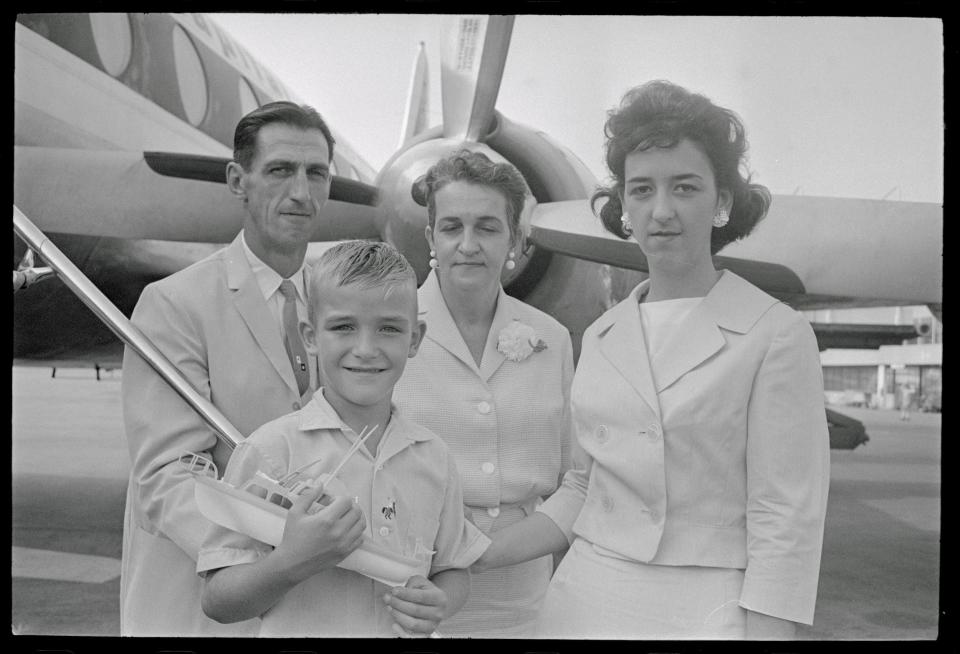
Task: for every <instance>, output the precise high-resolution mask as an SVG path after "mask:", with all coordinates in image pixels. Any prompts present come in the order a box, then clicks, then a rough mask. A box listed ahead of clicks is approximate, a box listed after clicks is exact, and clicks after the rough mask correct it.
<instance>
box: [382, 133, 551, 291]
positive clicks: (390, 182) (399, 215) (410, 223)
mask: <svg viewBox="0 0 960 654" xmlns="http://www.w3.org/2000/svg"><path fill="white" fill-rule="evenodd" d="M462 148H467V149H469V150H471V151H474V152H482V153H483V154H485V155H487V156H488V157H490V159H491V160H493V161H497V162H506V161H507V160H506V159H505V158H504V157H503V156H501V155H500V154H498V153H497V152H495V151H494V150H492V149H490V148H489V147H487V146H486V145H484V144H482V143H471V142H464V141H457V140H453V139H445V138H442V137H441V136H440V130H439V128H436V129H432V130H429V131H428V132H424V133H423V134H421V135H420V136H419V137H418V138H417V139H416V140H415V141H413V142H412V143H411V144H410V145H408V146H407V147H406V148H405V149H404V150H401V151H400V152H398V153H397V154H395V155H394V156H393V157H391V159H390V160H389V161H387V163H386V164H385V165H384V167H383V169H382V170H381V171H380V174H379V175H378V176H377V180H376V185H377V187H378V188H379V189H380V203H379V205H378V209H379V216H378V218H377V224H378V227H379V230H380V234H381V236H382V238H383V240H385V241H387V242H389V243H391V244H392V245H394V246H395V247H396V248H397V249H399V250H400V251H401V252H403V254H404V256H405V257H406V258H407V260H408V261H410V263H411V265H413V267H414V268H415V269H416V271H417V282H418V283H421V282H423V280H424V279H425V278H426V276H427V273H429V272H430V268H429V261H430V254H429V246H428V245H427V239H426V235H425V228H426V226H427V209H426V207H422V206H420V205H419V204H417V203H416V202H415V201H414V199H413V195H412V194H411V189H412V187H413V183H414V182H415V181H416V180H417V179H418V178H420V177H421V176H422V175H424V174H426V172H427V170H429V168H430V167H431V166H432V165H433V164H435V163H436V162H437V161H439V160H440V159H442V158H443V157H445V156H447V155H448V154H450V153H452V152H454V151H456V150H459V149H462ZM535 205H536V200H535V199H534V197H533V195H532V194H531V193H530V189H529V186H528V188H527V199H526V202H525V203H524V210H523V215H522V216H521V217H520V226H521V230H522V232H523V234H524V235H526V234H527V233H529V227H530V215H531V213H532V212H533V207H534V206H535ZM525 250H526V251H525ZM530 254H531V253H530V252H529V249H528V248H523V247H521V248H520V251H519V252H517V257H516V262H517V266H516V268H514V269H513V270H506V269H504V271H503V274H502V278H501V281H502V283H503V285H504V287H507V286H509V285H510V282H511V281H513V280H514V279H516V278H517V277H518V276H519V275H520V274H521V273H522V272H523V269H524V267H525V266H526V264H527V263H528V261H529V258H530Z"/></svg>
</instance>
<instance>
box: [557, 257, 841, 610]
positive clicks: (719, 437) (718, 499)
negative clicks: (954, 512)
mask: <svg viewBox="0 0 960 654" xmlns="http://www.w3.org/2000/svg"><path fill="white" fill-rule="evenodd" d="M648 284H649V281H646V282H643V283H642V284H641V285H640V286H638V287H637V289H635V290H634V291H633V293H631V294H630V296H629V297H628V298H627V299H625V300H624V301H623V302H622V303H620V304H618V305H617V306H615V307H613V308H612V309H610V310H609V311H608V312H607V313H605V314H604V315H602V316H601V317H600V318H599V319H598V320H597V321H596V322H595V323H594V324H593V325H591V326H590V328H588V329H587V331H586V332H585V333H584V337H583V350H582V354H581V357H580V360H579V362H578V365H577V371H576V374H575V376H574V382H573V387H572V389H571V409H572V413H573V421H574V430H575V434H576V440H577V444H578V446H579V447H578V448H577V450H575V459H576V462H575V469H573V470H571V471H570V472H568V473H567V476H566V477H565V479H564V484H563V486H562V487H561V489H560V490H559V491H558V492H557V493H555V494H554V496H553V497H552V498H551V499H550V500H548V501H547V503H546V504H544V505H543V506H542V507H540V510H542V511H544V512H546V513H547V514H548V515H550V517H551V518H553V519H554V521H555V522H557V524H558V525H559V526H560V527H561V528H562V529H564V530H565V531H566V533H567V534H568V537H569V538H572V536H573V535H574V534H575V535H578V536H581V537H583V538H585V539H586V540H588V541H589V542H591V543H593V544H594V545H596V546H599V547H601V548H603V549H604V550H606V551H607V552H608V553H610V554H612V555H614V556H619V557H623V558H627V559H631V560H636V561H641V562H649V563H653V564H662V565H693V566H717V567H728V568H740V569H745V571H746V572H745V577H744V585H743V590H742V593H741V596H740V604H741V606H743V607H744V608H747V609H751V610H755V611H759V612H761V613H767V614H770V615H774V616H777V617H781V618H785V619H788V620H793V621H797V622H803V623H810V622H812V620H813V609H814V603H815V600H816V591H817V581H818V575H819V567H820V551H821V545H822V540H823V522H824V515H825V511H826V501H827V488H828V484H829V463H830V452H829V438H828V433H827V424H826V414H825V408H824V399H823V382H822V374H821V367H820V358H819V353H818V349H817V343H816V339H815V337H814V334H813V330H812V329H811V328H810V326H809V324H808V323H807V322H806V320H804V318H803V317H802V316H801V315H800V314H798V313H797V312H796V311H793V310H792V309H790V308H789V307H787V306H786V305H784V304H782V303H780V302H778V301H777V300H776V299H774V298H772V297H770V296H769V295H767V294H766V293H764V292H762V291H761V290H759V289H757V288H756V287H754V286H752V285H751V284H749V283H748V282H746V281H745V280H743V279H741V278H740V277H738V276H737V275H735V274H733V273H731V272H729V271H725V272H724V273H723V274H722V276H721V277H720V279H719V280H718V281H717V283H716V284H715V285H714V287H713V288H712V289H711V291H710V292H709V293H708V295H707V296H706V297H705V298H704V299H703V301H702V302H701V303H700V304H698V305H697V306H696V307H695V308H694V309H693V310H692V312H691V313H690V314H689V315H688V316H687V317H686V319H685V320H684V321H683V322H682V324H681V325H679V326H678V327H677V329H676V330H675V332H674V333H673V334H672V335H671V336H670V337H669V340H668V341H666V342H664V343H663V346H662V347H660V349H659V351H658V352H657V353H656V354H655V359H654V360H653V362H652V363H651V361H650V360H649V359H648V356H647V352H646V348H645V347H644V344H643V340H642V339H643V338H644V336H643V329H642V325H641V321H640V315H639V307H638V305H637V298H638V297H639V296H640V294H642V293H644V292H645V291H646V288H647V286H648ZM651 367H652V368H653V369H654V370H655V371H656V380H657V382H656V384H655V382H654V375H652V374H651Z"/></svg>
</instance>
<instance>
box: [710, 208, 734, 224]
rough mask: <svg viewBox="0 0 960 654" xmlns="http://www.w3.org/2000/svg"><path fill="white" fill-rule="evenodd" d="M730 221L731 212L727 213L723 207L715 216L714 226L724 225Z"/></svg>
mask: <svg viewBox="0 0 960 654" xmlns="http://www.w3.org/2000/svg"><path fill="white" fill-rule="evenodd" d="M728 222H730V214H729V213H727V210H726V209H721V210H720V211H718V212H717V215H716V216H714V217H713V226H714V227H723V226H724V225H726V224H727V223H728Z"/></svg>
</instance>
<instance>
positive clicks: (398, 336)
mask: <svg viewBox="0 0 960 654" xmlns="http://www.w3.org/2000/svg"><path fill="white" fill-rule="evenodd" d="M307 295H308V304H309V309H310V321H309V322H302V323H301V324H300V330H301V334H302V336H303V340H304V343H305V345H306V348H307V350H308V351H309V352H310V353H311V354H313V355H316V356H318V357H319V365H320V373H321V377H322V379H323V380H324V386H323V387H321V388H320V389H319V390H318V391H317V392H316V393H314V395H313V398H312V399H311V401H310V402H309V403H308V404H307V405H306V406H304V407H303V408H302V409H301V410H299V411H296V412H294V413H291V414H288V415H286V416H283V417H281V418H278V419H276V420H274V421H272V422H269V423H267V424H266V425H264V426H263V427H261V428H260V429H258V430H257V431H256V432H254V433H253V434H252V435H251V436H250V438H248V439H247V440H246V441H245V442H244V443H243V444H242V445H241V446H240V447H238V448H237V450H236V451H235V452H234V454H233V456H232V457H231V459H230V462H229V464H228V466H227V469H226V472H225V474H224V480H225V481H228V482H230V483H233V484H240V483H242V482H244V481H246V480H247V479H249V478H250V477H252V476H253V475H254V473H255V472H256V471H257V470H260V471H262V472H264V473H265V474H267V475H269V476H271V477H273V478H274V479H280V478H282V477H283V476H285V475H286V474H288V473H290V472H292V471H293V470H296V469H297V468H298V467H301V466H302V465H304V464H307V463H309V462H311V461H316V464H314V465H311V466H310V467H309V468H308V469H307V470H305V471H304V472H305V474H304V476H305V477H307V478H310V477H316V476H319V475H320V474H321V473H324V472H326V473H329V472H332V470H333V468H334V467H335V466H336V465H337V464H338V463H339V462H340V460H341V458H342V457H343V455H344V454H345V453H346V452H347V450H348V449H349V448H350V446H351V445H352V444H353V443H354V442H355V441H356V439H357V437H358V434H359V433H360V432H361V431H362V430H363V429H364V428H365V427H367V428H372V427H374V426H378V427H377V429H376V430H375V431H374V432H373V434H372V435H371V436H369V437H368V438H367V440H366V441H365V442H364V444H363V446H361V447H360V449H359V450H358V451H357V452H356V453H355V454H354V455H353V457H351V458H350V459H349V460H348V461H347V463H346V464H345V465H344V466H343V468H341V470H340V472H339V473H338V474H337V479H338V480H339V481H341V482H342V483H343V484H344V485H345V486H346V487H347V488H348V489H349V495H348V496H347V497H337V498H334V499H333V501H332V502H331V503H330V504H329V505H327V506H325V507H319V510H317V509H318V507H316V506H314V507H311V504H312V503H313V502H314V500H316V499H318V498H319V497H320V495H321V493H319V492H317V491H313V492H308V493H305V494H304V495H302V496H300V497H299V498H297V500H296V502H295V503H294V504H293V506H292V507H291V508H290V509H289V512H288V515H287V519H286V524H285V528H284V536H283V542H282V543H280V545H278V546H277V547H276V548H272V547H271V546H269V545H266V544H264V543H261V542H259V541H256V540H254V539H252V538H250V537H247V536H244V535H243V534H238V533H236V532H233V531H231V530H229V529H225V528H223V527H219V526H217V525H214V527H213V528H211V529H210V530H209V531H208V533H207V537H206V540H205V542H204V545H203V547H202V548H201V551H200V556H199V558H198V561H197V571H198V572H199V573H201V574H202V575H204V574H205V581H204V589H203V596H202V605H203V610H204V612H205V613H206V614H207V615H208V616H210V617H211V618H213V619H214V620H217V621H218V622H234V621H238V620H246V619H248V618H251V617H255V616H262V626H261V629H260V635H261V636H341V637H344V636H392V635H406V634H418V635H426V634H430V633H432V632H433V631H434V630H435V629H436V628H437V625H438V624H439V623H440V621H441V620H442V619H443V618H446V617H448V616H449V615H452V614H453V613H455V612H456V611H457V610H458V609H459V608H460V607H461V606H462V605H463V603H464V601H465V600H466V595H467V592H468V590H469V573H468V572H467V568H468V567H469V566H470V564H471V563H473V562H474V561H475V560H476V559H477V558H478V557H479V556H480V554H481V553H482V552H483V550H484V549H485V548H486V547H487V545H488V544H489V540H488V539H487V538H486V537H485V536H484V535H483V534H482V533H481V532H480V531H479V530H477V529H476V528H475V527H474V526H473V525H472V524H470V523H469V522H468V521H466V520H465V519H464V514H463V500H462V495H461V490H460V482H459V476H458V474H457V470H456V467H455V464H454V458H453V456H452V455H451V454H450V453H449V452H448V450H447V448H446V445H445V444H444V443H443V441H442V440H441V439H440V438H438V437H437V436H435V435H434V434H433V433H431V432H429V431H428V430H426V429H424V428H422V427H419V426H418V425H416V424H414V423H412V422H409V421H407V420H405V419H404V418H403V417H402V416H400V415H398V414H397V413H396V412H394V411H393V410H392V406H391V397H392V394H393V386H394V384H395V383H396V381H397V380H398V379H399V378H400V375H401V374H402V373H403V369H404V366H405V365H406V359H407V358H409V357H413V356H414V355H415V354H416V352H417V348H418V347H419V345H420V342H421V340H422V339H423V335H424V333H425V331H426V325H425V323H424V322H422V321H418V319H417V284H416V276H415V274H414V272H413V269H412V268H411V267H410V264H409V263H407V261H406V260H405V259H404V258H403V256H402V255H401V254H400V253H399V252H397V251H396V250H395V249H394V248H393V247H392V246H390V245H388V244H385V243H374V242H367V241H349V242H346V243H340V244H338V245H336V246H334V247H333V248H331V249H330V250H328V251H327V252H325V253H324V255H323V256H322V257H321V258H320V259H319V260H318V261H317V263H316V264H315V266H314V267H313V269H312V270H311V271H310V281H309V291H308V293H307ZM364 516H366V518H365V517H364ZM364 533H366V534H367V536H368V537H369V538H370V539H372V540H373V541H374V542H376V543H377V544H379V545H383V546H385V547H388V548H390V549H392V550H394V551H396V552H398V553H400V554H403V555H405V556H408V557H414V556H417V555H419V556H420V557H421V560H424V562H425V569H429V571H430V572H429V578H426V577H424V576H420V575H416V576H414V577H412V578H411V579H410V580H409V581H408V582H407V584H406V586H405V587H397V588H393V589H391V588H388V587H386V586H384V585H383V584H380V583H379V582H376V581H373V580H371V579H368V578H367V577H364V576H362V575H360V574H358V573H356V572H353V571H350V570H345V569H341V568H338V567H336V564H337V563H338V562H340V561H342V560H343V559H344V557H346V556H347V555H348V554H349V553H350V552H352V551H353V550H354V549H356V548H357V547H358V546H359V545H360V543H361V539H362V536H363V534H364ZM431 555H432V556H431Z"/></svg>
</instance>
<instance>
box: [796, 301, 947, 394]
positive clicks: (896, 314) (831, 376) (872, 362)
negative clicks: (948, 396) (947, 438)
mask: <svg viewBox="0 0 960 654" xmlns="http://www.w3.org/2000/svg"><path fill="white" fill-rule="evenodd" d="M804 315H805V316H806V318H807V320H809V321H810V322H811V323H813V324H814V328H815V330H816V329H818V326H819V329H820V330H821V331H823V330H828V329H829V326H830V325H835V324H836V325H840V324H842V325H846V326H847V327H848V328H849V327H850V326H851V325H862V326H863V327H864V331H865V332H870V331H872V330H874V329H875V328H879V326H896V327H903V326H907V327H912V328H913V330H914V331H915V333H916V336H914V337H913V338H908V339H906V340H903V341H902V343H901V344H899V345H889V344H887V345H880V346H879V347H875V348H869V349H867V348H863V349H859V348H843V349H825V350H823V351H821V352H820V361H821V364H822V365H823V386H824V393H825V396H826V401H827V403H828V404H834V405H848V406H850V405H854V406H866V407H872V408H878V409H900V408H902V407H903V405H905V404H909V407H908V408H910V409H912V410H917V411H940V410H941V406H942V397H943V386H942V380H943V323H942V322H940V320H938V319H937V318H936V317H935V316H934V315H933V313H932V312H931V311H930V309H928V308H927V307H926V306H905V307H870V308H858V309H829V310H821V311H805V312H804Z"/></svg>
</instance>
